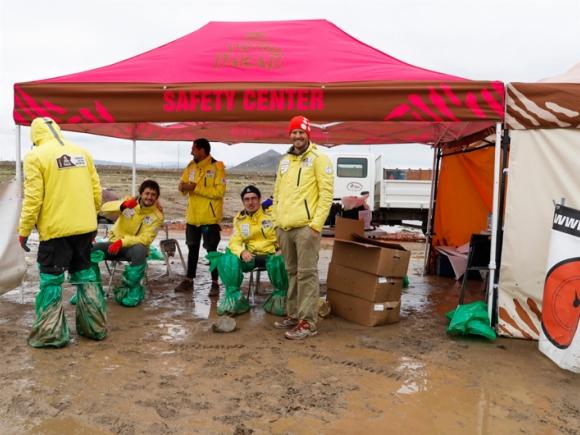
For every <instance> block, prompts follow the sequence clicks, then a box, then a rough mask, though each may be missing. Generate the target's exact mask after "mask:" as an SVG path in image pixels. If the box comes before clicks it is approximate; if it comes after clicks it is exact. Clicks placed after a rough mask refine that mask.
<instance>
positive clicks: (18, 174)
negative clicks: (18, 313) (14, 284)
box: [14, 125, 24, 304]
mask: <svg viewBox="0 0 580 435" xmlns="http://www.w3.org/2000/svg"><path fill="white" fill-rule="evenodd" d="M15 139H16V140H15V141H14V142H15V143H14V145H15V147H16V149H15V151H16V155H15V156H14V161H15V165H16V186H17V189H18V197H19V200H21V199H22V150H21V149H20V146H21V135H20V126H19V125H17V126H16V132H15ZM19 287H20V303H21V304H23V303H24V285H23V284H22V283H20V286H19Z"/></svg>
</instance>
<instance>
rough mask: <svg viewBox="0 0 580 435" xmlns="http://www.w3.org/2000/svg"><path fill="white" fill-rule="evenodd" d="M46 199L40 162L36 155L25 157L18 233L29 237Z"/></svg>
mask: <svg viewBox="0 0 580 435" xmlns="http://www.w3.org/2000/svg"><path fill="white" fill-rule="evenodd" d="M43 200H44V180H43V178H42V173H41V171H40V162H39V161H38V158H37V157H36V156H34V155H28V156H26V158H25V159H24V199H23V201H22V211H21V213H20V222H19V224H18V234H20V235H21V236H23V237H27V236H29V235H30V233H31V232H32V229H33V228H34V226H35V225H36V221H37V219H38V214H39V213H40V209H41V207H42V202H43Z"/></svg>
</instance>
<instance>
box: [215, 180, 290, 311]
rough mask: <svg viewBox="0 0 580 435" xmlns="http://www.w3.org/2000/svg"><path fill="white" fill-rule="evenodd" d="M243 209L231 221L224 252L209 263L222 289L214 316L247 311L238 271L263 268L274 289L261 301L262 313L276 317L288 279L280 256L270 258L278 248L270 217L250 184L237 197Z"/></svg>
mask: <svg viewBox="0 0 580 435" xmlns="http://www.w3.org/2000/svg"><path fill="white" fill-rule="evenodd" d="M240 197H241V198H242V203H243V205H244V209H243V210H242V211H241V212H239V213H238V214H237V215H236V217H235V218H234V231H233V235H232V237H231V239H230V242H229V244H228V250H227V251H226V253H225V254H224V255H223V257H222V256H220V257H218V256H214V255H210V259H211V257H214V258H216V260H215V261H212V266H213V267H217V268H218V270H219V273H220V277H221V278H222V283H223V284H224V285H225V287H226V291H225V294H224V296H223V297H222V298H221V299H220V301H219V302H218V306H217V312H218V314H220V315H221V314H234V315H235V314H241V313H243V312H245V311H248V310H249V309H250V306H249V303H248V301H247V299H246V298H245V297H244V296H243V295H242V294H241V292H240V285H241V283H242V279H243V275H242V272H249V271H251V270H253V269H254V268H256V267H265V268H266V270H267V272H268V277H269V278H270V282H271V283H272V285H273V286H274V287H275V288H276V290H275V291H274V292H273V293H272V294H271V295H270V296H269V297H268V299H267V300H266V301H265V302H264V310H265V311H267V312H269V313H272V314H276V315H281V316H283V315H285V314H286V291H287V289H288V276H287V274H286V269H285V267H284V261H283V259H282V257H280V256H276V255H274V254H275V253H276V251H277V249H278V243H277V242H276V232H275V230H274V225H273V221H272V215H271V214H270V210H269V209H268V208H267V207H264V206H262V205H261V204H260V201H261V199H262V194H261V193H260V190H259V189H258V188H257V187H256V186H253V185H249V186H246V187H245V188H244V189H243V190H242V192H241V194H240Z"/></svg>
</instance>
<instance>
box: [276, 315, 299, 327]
mask: <svg viewBox="0 0 580 435" xmlns="http://www.w3.org/2000/svg"><path fill="white" fill-rule="evenodd" d="M297 325H298V320H297V319H293V318H292V317H284V318H283V319H282V320H276V321H275V322H274V328H276V329H292V328H295V327H296V326H297Z"/></svg>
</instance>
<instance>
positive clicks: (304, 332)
mask: <svg viewBox="0 0 580 435" xmlns="http://www.w3.org/2000/svg"><path fill="white" fill-rule="evenodd" d="M316 334H318V330H317V329H316V327H315V326H312V325H311V324H310V323H308V321H306V320H301V321H300V323H298V325H296V327H295V328H294V329H292V330H290V331H286V333H285V334H284V335H285V336H286V338H287V339H288V340H304V339H305V338H308V337H312V336H314V335H316Z"/></svg>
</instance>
